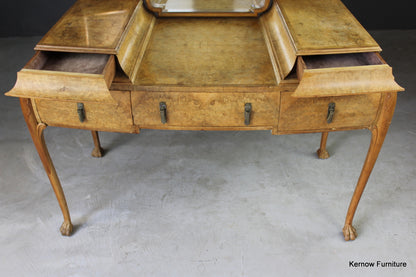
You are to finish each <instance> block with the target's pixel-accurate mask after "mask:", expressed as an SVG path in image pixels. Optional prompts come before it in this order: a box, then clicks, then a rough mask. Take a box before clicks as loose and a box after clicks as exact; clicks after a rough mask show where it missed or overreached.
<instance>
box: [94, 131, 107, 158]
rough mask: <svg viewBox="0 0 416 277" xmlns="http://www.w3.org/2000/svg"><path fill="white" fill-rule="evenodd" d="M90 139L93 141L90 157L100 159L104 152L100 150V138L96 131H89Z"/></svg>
mask: <svg viewBox="0 0 416 277" xmlns="http://www.w3.org/2000/svg"><path fill="white" fill-rule="evenodd" d="M91 134H92V139H93V141H94V149H93V150H92V153H91V156H93V157H95V158H101V157H102V156H103V152H104V150H103V149H102V148H101V144H100V137H99V136H98V132H97V131H91Z"/></svg>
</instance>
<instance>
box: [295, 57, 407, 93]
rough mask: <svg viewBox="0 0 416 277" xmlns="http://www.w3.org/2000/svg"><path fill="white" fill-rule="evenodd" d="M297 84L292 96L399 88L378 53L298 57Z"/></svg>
mask: <svg viewBox="0 0 416 277" xmlns="http://www.w3.org/2000/svg"><path fill="white" fill-rule="evenodd" d="M297 75H298V79H299V86H298V87H297V89H296V91H295V93H294V94H293V95H292V96H293V97H319V96H341V95H355V94H366V93H375V92H392V91H394V92H396V91H402V90H403V88H402V87H400V86H399V85H398V84H397V83H396V82H395V81H394V77H393V74H392V68H391V67H390V66H388V65H387V64H386V63H385V62H384V60H383V59H382V58H381V57H380V55H379V54H378V53H353V54H335V55H316V56H303V57H298V63H297Z"/></svg>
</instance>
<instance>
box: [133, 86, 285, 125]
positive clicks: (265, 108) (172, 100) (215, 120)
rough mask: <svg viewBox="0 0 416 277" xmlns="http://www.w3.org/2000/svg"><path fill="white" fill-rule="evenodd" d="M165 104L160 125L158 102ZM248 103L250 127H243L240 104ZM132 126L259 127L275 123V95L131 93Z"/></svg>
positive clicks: (242, 113) (277, 101)
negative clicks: (164, 112) (165, 117)
mask: <svg viewBox="0 0 416 277" xmlns="http://www.w3.org/2000/svg"><path fill="white" fill-rule="evenodd" d="M160 102H165V103H166V105H167V123H166V124H162V123H161V118H160V111H159V103H160ZM245 103H251V104H252V114H251V118H250V125H249V126H246V125H245V124H244V105H245ZM132 106H133V115H134V123H135V124H137V125H138V126H139V127H140V128H157V129H161V128H162V129H163V128H166V127H172V126H178V127H236V128H235V129H236V130H237V129H238V127H244V129H247V127H260V126H261V127H263V128H264V129H271V128H272V127H273V126H274V125H276V122H277V115H278V107H279V93H278V92H274V93H262V94H257V93H213V92H207V93H201V92H199V93H190V92H187V93H183V92H182V93H181V92H170V93H157V92H138V91H133V92H132Z"/></svg>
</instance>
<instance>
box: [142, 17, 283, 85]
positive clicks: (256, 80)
mask: <svg viewBox="0 0 416 277" xmlns="http://www.w3.org/2000/svg"><path fill="white" fill-rule="evenodd" d="M134 84H135V85H152V86H153V85H180V86H209V85H220V86H227V85H241V86H247V85H275V84H276V80H275V76H274V71H273V67H272V64H271V62H270V58H269V54H268V51H267V47H266V44H265V41H264V38H263V35H262V31H261V26H260V24H259V22H258V20H257V19H255V18H160V19H158V21H157V22H156V25H155V27H154V28H153V35H152V37H151V39H150V42H149V45H148V47H147V50H146V53H145V55H144V57H143V60H142V63H141V67H140V69H139V72H138V74H137V78H136V80H135V81H134Z"/></svg>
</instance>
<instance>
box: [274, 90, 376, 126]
mask: <svg viewBox="0 0 416 277" xmlns="http://www.w3.org/2000/svg"><path fill="white" fill-rule="evenodd" d="M380 98H381V93H373V94H362V95H353V96H333V97H316V98H300V97H293V96H292V93H282V99H281V103H282V104H281V108H280V120H279V126H278V129H279V132H285V131H313V130H316V131H319V130H335V129H342V128H354V127H355V128H360V127H367V126H370V125H371V124H372V123H373V122H374V120H375V119H376V116H377V111H378V107H379V105H380ZM330 103H334V104H335V108H334V112H333V116H332V121H331V122H330V123H328V121H327V120H328V114H329V110H330V107H329V106H330Z"/></svg>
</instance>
